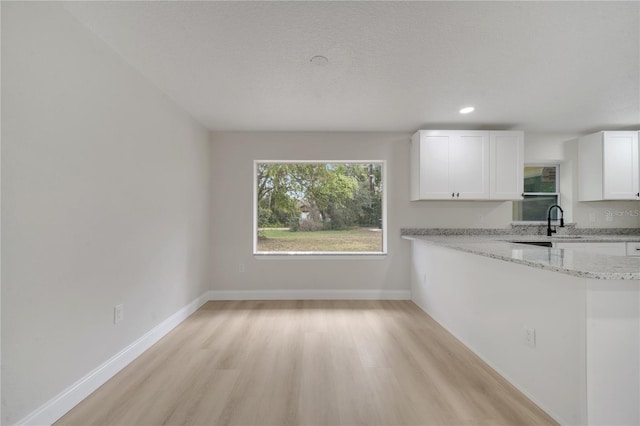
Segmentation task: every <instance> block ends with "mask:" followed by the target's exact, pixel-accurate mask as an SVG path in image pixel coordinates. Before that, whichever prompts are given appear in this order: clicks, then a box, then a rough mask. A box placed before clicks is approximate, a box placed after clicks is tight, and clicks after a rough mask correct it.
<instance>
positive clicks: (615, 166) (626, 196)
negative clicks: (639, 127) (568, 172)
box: [578, 132, 640, 201]
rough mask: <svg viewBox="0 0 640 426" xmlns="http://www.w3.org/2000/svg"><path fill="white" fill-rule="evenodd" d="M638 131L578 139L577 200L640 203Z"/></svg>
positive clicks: (595, 135)
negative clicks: (637, 201)
mask: <svg viewBox="0 0 640 426" xmlns="http://www.w3.org/2000/svg"><path fill="white" fill-rule="evenodd" d="M639 199H640V149H639V147H638V132H598V133H594V134H591V135H588V136H584V137H581V138H579V140H578V200H579V201H598V200H639Z"/></svg>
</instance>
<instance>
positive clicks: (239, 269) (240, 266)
mask: <svg viewBox="0 0 640 426" xmlns="http://www.w3.org/2000/svg"><path fill="white" fill-rule="evenodd" d="M238 271H240V272H244V263H241V264H240V265H238Z"/></svg>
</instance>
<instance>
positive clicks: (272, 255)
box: [253, 252, 387, 260]
mask: <svg viewBox="0 0 640 426" xmlns="http://www.w3.org/2000/svg"><path fill="white" fill-rule="evenodd" d="M253 257H254V258H255V259H257V260H383V259H385V258H386V257H387V253H379V252H371V253H370V252H362V253H344V252H258V253H253Z"/></svg>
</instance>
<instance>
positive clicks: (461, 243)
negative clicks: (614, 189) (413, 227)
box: [402, 232, 640, 280]
mask: <svg viewBox="0 0 640 426" xmlns="http://www.w3.org/2000/svg"><path fill="white" fill-rule="evenodd" d="M403 234H404V235H403V236H402V238H404V239H408V240H419V241H425V242H428V243H430V244H435V245H439V246H442V247H448V248H452V249H455V250H460V251H464V252H468V253H473V254H478V255H481V256H487V257H491V258H494V259H500V260H504V261H508V262H513V263H519V264H523V265H528V266H532V267H534V268H540V269H548V270H552V271H556V272H560V273H563V274H568V275H573V276H576V277H583V278H594V279H605V280H640V257H631V256H609V255H604V254H596V253H587V252H585V251H581V250H573V249H569V248H567V249H559V248H551V247H542V246H533V245H528V244H519V243H517V242H516V241H556V242H563V243H564V242H576V243H583V242H585V243H586V242H590V243H593V242H640V235H606V234H596V235H586V234H583V235H579V236H574V235H570V236H569V235H567V236H559V237H547V236H546V235H520V234H506V233H504V234H503V233H493V234H491V233H489V234H484V235H473V234H472V235H464V234H456V235H451V233H449V235H442V234H440V235H407V233H406V232H403Z"/></svg>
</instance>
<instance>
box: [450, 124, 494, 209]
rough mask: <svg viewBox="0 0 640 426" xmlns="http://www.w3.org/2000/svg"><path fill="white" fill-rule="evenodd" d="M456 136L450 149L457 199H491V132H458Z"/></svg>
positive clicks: (453, 184) (453, 188)
mask: <svg viewBox="0 0 640 426" xmlns="http://www.w3.org/2000/svg"><path fill="white" fill-rule="evenodd" d="M456 136H457V137H455V138H454V140H453V141H452V145H451V150H450V152H451V163H452V165H453V179H452V181H451V182H452V184H451V189H452V191H453V192H455V194H456V199H460V200H483V199H489V132H458V133H457V135H456ZM458 194H460V196H458Z"/></svg>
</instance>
